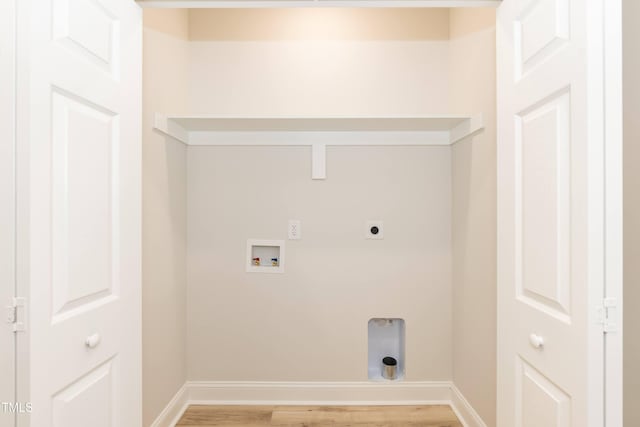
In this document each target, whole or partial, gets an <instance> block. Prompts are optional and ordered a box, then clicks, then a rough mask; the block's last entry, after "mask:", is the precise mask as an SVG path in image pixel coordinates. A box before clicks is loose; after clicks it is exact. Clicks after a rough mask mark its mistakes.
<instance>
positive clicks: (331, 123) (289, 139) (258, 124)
mask: <svg viewBox="0 0 640 427" xmlns="http://www.w3.org/2000/svg"><path fill="white" fill-rule="evenodd" d="M153 122H154V126H153V127H154V128H155V129H156V130H158V131H160V132H163V133H165V134H167V135H169V136H171V137H173V138H175V139H177V140H178V141H180V142H182V143H184V144H186V145H248V146H258V145H278V146H288V145H297V146H309V145H315V144H324V145H327V146H330V145H385V146H404V145H452V144H455V143H456V142H458V141H460V140H462V139H464V138H467V137H469V136H472V135H474V134H475V133H477V132H479V131H480V130H482V129H483V128H484V123H483V118H482V114H476V115H429V116H360V117H357V116H354V117H300V116H289V117H266V116H265V117H260V116H256V117H230V116H197V115H196V116H180V115H166V114H160V113H156V114H155V116H154V120H153Z"/></svg>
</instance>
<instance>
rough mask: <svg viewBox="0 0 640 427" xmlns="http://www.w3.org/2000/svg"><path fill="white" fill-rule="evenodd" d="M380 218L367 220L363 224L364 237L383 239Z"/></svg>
mask: <svg viewBox="0 0 640 427" xmlns="http://www.w3.org/2000/svg"><path fill="white" fill-rule="evenodd" d="M383 225H384V224H383V223H382V221H381V220H372V221H367V223H366V224H365V230H364V237H365V239H372V240H382V239H384V228H383Z"/></svg>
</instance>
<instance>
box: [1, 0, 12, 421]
mask: <svg viewBox="0 0 640 427" xmlns="http://www.w3.org/2000/svg"><path fill="white" fill-rule="evenodd" d="M15 5H16V4H15V1H14V0H9V1H3V2H0V310H2V311H1V313H2V317H0V427H12V426H13V425H14V423H15V415H14V414H13V413H12V412H11V411H7V410H6V409H5V408H6V406H2V403H5V404H6V403H13V402H15V401H16V395H15V334H14V332H13V325H12V324H10V323H8V322H6V320H7V319H5V316H8V315H9V314H8V313H7V312H6V311H5V310H7V308H6V307H7V306H9V305H12V303H13V297H14V296H15V166H14V165H15V148H16V141H15V138H16V134H15V119H16V115H15V111H16V108H15V107H16V105H15V85H16V82H15V69H16V66H15V42H16V28H15V19H16V15H15Z"/></svg>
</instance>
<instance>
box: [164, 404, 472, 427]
mask: <svg viewBox="0 0 640 427" xmlns="http://www.w3.org/2000/svg"><path fill="white" fill-rule="evenodd" d="M188 426H200V427H213V426H229V427H233V426H244V427H264V426H271V427H273V426H278V427H284V426H286V427H318V426H334V427H352V426H370V427H462V424H461V423H460V421H458V419H457V418H456V416H455V414H454V413H453V411H452V410H451V408H450V407H449V406H447V405H430V406H207V405H192V406H189V408H187V410H186V412H185V413H184V415H183V416H182V418H181V419H180V421H179V422H178V424H176V427H188Z"/></svg>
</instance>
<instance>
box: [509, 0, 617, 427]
mask: <svg viewBox="0 0 640 427" xmlns="http://www.w3.org/2000/svg"><path fill="white" fill-rule="evenodd" d="M602 12H603V2H602V0H504V1H503V4H502V5H501V6H500V7H499V8H498V18H497V54H498V68H497V70H498V77H497V81H498V350H497V352H498V353H497V355H498V382H497V384H498V413H497V419H498V426H499V427H541V426H544V427H569V426H573V427H591V426H594V427H595V426H600V427H601V426H603V422H604V405H603V401H604V394H603V393H604V388H603V377H604V358H603V348H604V347H603V345H604V344H603V343H604V338H603V329H602V325H598V324H597V320H596V314H597V311H596V307H597V306H598V305H599V304H600V305H601V304H602V298H603V296H604V292H603V291H604V260H605V258H604V240H603V238H604V231H605V230H604V215H603V212H604V185H605V180H604V151H603V150H604V136H603V129H604V111H603V106H604V102H603V93H604V85H603V73H602V69H603V60H602V57H603V27H602Z"/></svg>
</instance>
